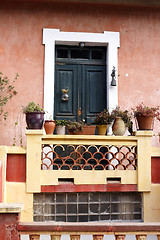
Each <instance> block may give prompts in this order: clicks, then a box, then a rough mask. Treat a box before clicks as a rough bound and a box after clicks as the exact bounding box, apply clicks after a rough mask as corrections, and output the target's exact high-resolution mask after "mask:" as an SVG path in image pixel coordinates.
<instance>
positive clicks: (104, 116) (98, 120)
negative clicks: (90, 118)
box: [94, 109, 113, 135]
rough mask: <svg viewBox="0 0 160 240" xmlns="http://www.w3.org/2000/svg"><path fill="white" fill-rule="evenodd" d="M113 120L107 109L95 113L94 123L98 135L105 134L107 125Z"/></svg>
mask: <svg viewBox="0 0 160 240" xmlns="http://www.w3.org/2000/svg"><path fill="white" fill-rule="evenodd" d="M112 121H113V117H112V115H111V114H110V113H109V111H108V110H107V109H104V110H103V111H102V112H100V113H98V114H96V115H95V120H94V123H95V124H96V125H97V131H98V134H99V135H105V134H106V131H107V127H108V125H109V124H111V123H112Z"/></svg>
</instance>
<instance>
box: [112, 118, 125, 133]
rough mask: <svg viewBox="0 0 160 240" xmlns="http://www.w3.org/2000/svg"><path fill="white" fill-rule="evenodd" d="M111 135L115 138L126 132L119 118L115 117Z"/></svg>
mask: <svg viewBox="0 0 160 240" xmlns="http://www.w3.org/2000/svg"><path fill="white" fill-rule="evenodd" d="M112 131H113V134H114V135H116V136H123V135H124V133H125V131H126V126H125V123H124V121H123V120H122V118H121V117H116V118H115V121H114V123H113V126H112Z"/></svg>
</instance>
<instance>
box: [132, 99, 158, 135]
mask: <svg viewBox="0 0 160 240" xmlns="http://www.w3.org/2000/svg"><path fill="white" fill-rule="evenodd" d="M132 110H133V114H134V117H135V118H136V120H137V125H138V126H137V128H138V129H139V130H153V124H154V119H155V118H157V119H158V120H160V111H159V107H149V106H145V105H144V103H143V102H142V103H141V104H139V105H137V106H136V107H135V108H132Z"/></svg>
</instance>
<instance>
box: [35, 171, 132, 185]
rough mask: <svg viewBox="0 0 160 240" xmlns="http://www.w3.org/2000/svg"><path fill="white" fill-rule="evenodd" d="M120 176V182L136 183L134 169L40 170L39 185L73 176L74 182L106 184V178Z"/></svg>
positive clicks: (50, 183)
mask: <svg viewBox="0 0 160 240" xmlns="http://www.w3.org/2000/svg"><path fill="white" fill-rule="evenodd" d="M108 177H109V178H112V177H113V178H115V177H118V178H121V184H137V171H135V170H125V171H123V170H102V171H101V170H99V171H96V170H92V171H87V170H80V171H78V170H77V171H76V170H67V171H66V170H56V171H53V170H46V171H45V170H41V177H40V179H41V182H40V184H41V185H58V184H59V183H58V178H62V179H63V178H74V184H77V185H79V184H107V178H108Z"/></svg>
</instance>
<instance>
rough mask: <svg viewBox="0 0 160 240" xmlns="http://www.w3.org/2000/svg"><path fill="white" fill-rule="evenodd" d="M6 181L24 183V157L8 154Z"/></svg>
mask: <svg viewBox="0 0 160 240" xmlns="http://www.w3.org/2000/svg"><path fill="white" fill-rule="evenodd" d="M6 180H7V181H8V182H25V181H26V155H25V154H8V155H7V171H6Z"/></svg>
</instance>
